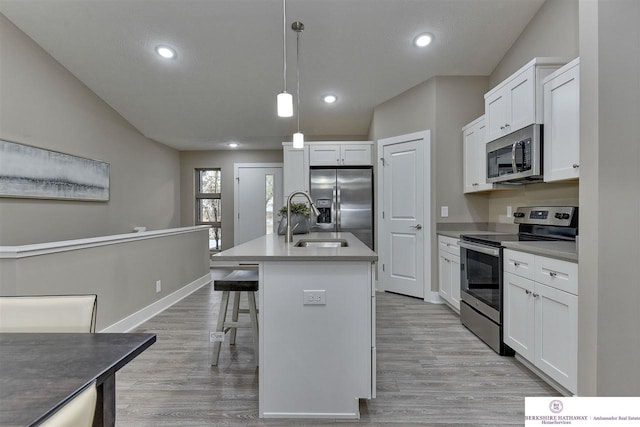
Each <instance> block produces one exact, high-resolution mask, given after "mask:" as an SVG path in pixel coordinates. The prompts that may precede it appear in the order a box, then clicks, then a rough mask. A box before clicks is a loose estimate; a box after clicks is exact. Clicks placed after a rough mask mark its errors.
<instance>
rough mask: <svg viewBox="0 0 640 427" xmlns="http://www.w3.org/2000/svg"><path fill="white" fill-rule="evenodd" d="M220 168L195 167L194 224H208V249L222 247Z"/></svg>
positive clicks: (213, 250)
mask: <svg viewBox="0 0 640 427" xmlns="http://www.w3.org/2000/svg"><path fill="white" fill-rule="evenodd" d="M221 185H222V182H221V171H220V169H196V225H201V224H204V225H210V226H211V228H210V229H209V250H210V251H212V252H219V251H220V250H221V248H222V233H221V227H222V205H221V204H222V199H221V197H220V188H221Z"/></svg>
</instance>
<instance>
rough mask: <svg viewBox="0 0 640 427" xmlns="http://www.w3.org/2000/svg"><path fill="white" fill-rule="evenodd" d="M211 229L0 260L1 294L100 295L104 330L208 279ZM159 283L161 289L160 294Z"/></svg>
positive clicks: (100, 319) (100, 324)
mask: <svg viewBox="0 0 640 427" xmlns="http://www.w3.org/2000/svg"><path fill="white" fill-rule="evenodd" d="M208 245H209V241H208V230H202V231H194V232H189V233H184V234H178V235H170V236H162V237H155V238H152V239H148V240H136V241H131V242H124V243H116V244H112V245H105V246H97V247H91V248H87V249H80V250H73V251H68V252H57V253H51V254H47V255H38V256H32V257H26V258H18V259H1V260H0V276H1V277H2V280H0V295H51V294H60V295H65V294H96V295H98V313H97V324H96V330H97V331H99V330H102V329H104V328H106V327H108V326H111V325H113V324H114V323H116V322H118V321H120V320H122V319H124V318H126V317H127V316H130V315H131V314H133V313H135V312H137V311H139V310H141V309H143V308H145V307H147V306H148V305H150V304H152V303H154V302H157V301H158V300H160V299H161V298H164V297H166V296H167V295H170V294H171V293H173V292H175V291H177V290H179V289H180V288H182V287H184V286H185V285H188V284H190V283H192V282H195V281H196V280H198V279H202V282H203V283H204V281H205V280H207V279H208V275H209V251H208V250H207V248H208ZM156 280H160V281H161V284H162V291H161V292H160V293H156Z"/></svg>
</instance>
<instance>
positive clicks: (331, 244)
mask: <svg viewBox="0 0 640 427" xmlns="http://www.w3.org/2000/svg"><path fill="white" fill-rule="evenodd" d="M294 246H296V247H299V248H344V247H347V246H349V244H348V243H347V241H346V240H344V239H300V240H298V242H297V243H296V244H295V245H294Z"/></svg>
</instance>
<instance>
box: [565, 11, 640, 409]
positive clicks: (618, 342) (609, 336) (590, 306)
mask: <svg viewBox="0 0 640 427" xmlns="http://www.w3.org/2000/svg"><path fill="white" fill-rule="evenodd" d="M580 8H581V11H580V28H581V31H580V57H581V58H580V62H581V63H580V76H581V77H580V78H581V82H580V90H581V98H580V100H581V105H580V108H581V111H580V114H581V117H580V121H581V141H580V157H581V160H580V163H581V166H580V179H581V186H580V207H581V230H582V231H581V239H580V270H579V275H580V307H579V322H578V323H579V325H580V335H579V340H578V346H579V356H580V357H579V359H578V368H579V373H580V379H581V380H582V379H584V381H580V382H579V383H578V387H579V393H580V394H583V395H598V396H640V358H638V354H640V334H639V333H638V328H639V326H640V310H638V307H640V275H638V266H639V265H640V222H639V221H638V218H640V169H639V168H638V164H639V162H640V137H639V135H640V121H639V120H638V118H639V117H640V102H639V100H640V49H639V46H640V29H639V27H638V25H637V21H638V17H640V2H638V1H637V0H606V1H605V0H599V1H597V0H581V1H580Z"/></svg>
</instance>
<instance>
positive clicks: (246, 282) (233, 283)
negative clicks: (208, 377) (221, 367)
mask: <svg viewBox="0 0 640 427" xmlns="http://www.w3.org/2000/svg"><path fill="white" fill-rule="evenodd" d="M213 289H214V290H216V291H222V301H221V302H220V313H219V314H218V326H217V327H216V332H224V333H225V334H226V333H227V332H228V331H231V334H230V339H229V343H230V344H231V345H234V344H235V343H236V332H237V328H251V330H252V334H253V350H254V353H255V358H256V365H258V315H257V313H258V310H257V309H256V296H255V294H254V292H256V291H257V290H258V271H257V270H234V271H232V272H231V273H229V274H228V275H226V276H225V277H224V278H222V279H218V280H214V281H213ZM231 292H234V293H235V296H234V302H233V314H232V319H231V320H230V321H228V320H227V306H228V305H229V296H230V294H231ZM242 292H246V293H247V297H248V299H249V309H248V310H246V309H240V295H241V294H242ZM238 313H249V318H250V322H244V323H243V322H238ZM221 344H222V343H221V342H220V341H215V342H214V343H213V354H212V360H211V365H212V366H217V365H218V358H219V357H220V347H221Z"/></svg>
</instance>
